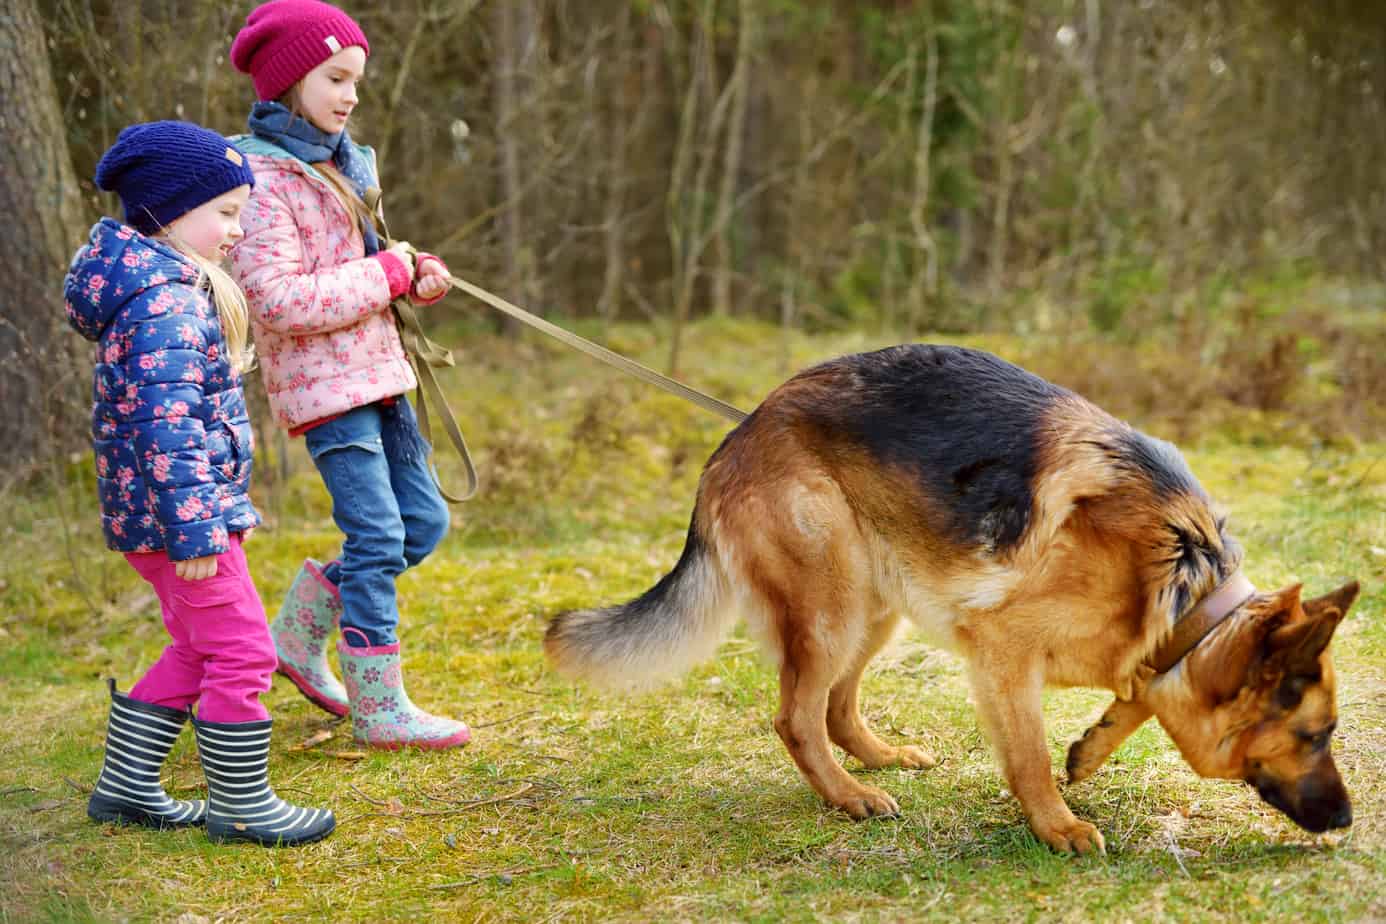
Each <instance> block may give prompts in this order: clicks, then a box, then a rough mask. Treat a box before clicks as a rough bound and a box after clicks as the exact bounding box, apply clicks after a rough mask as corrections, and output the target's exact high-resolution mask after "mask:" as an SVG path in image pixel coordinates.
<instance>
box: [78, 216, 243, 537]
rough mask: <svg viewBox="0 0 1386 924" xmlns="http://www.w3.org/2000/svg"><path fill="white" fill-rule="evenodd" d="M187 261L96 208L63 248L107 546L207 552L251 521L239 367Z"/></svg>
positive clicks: (206, 297) (167, 246)
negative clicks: (87, 354) (85, 356)
mask: <svg viewBox="0 0 1386 924" xmlns="http://www.w3.org/2000/svg"><path fill="white" fill-rule="evenodd" d="M197 277H198V270H197V267H196V266H195V265H194V264H193V263H192V262H191V261H189V260H187V259H186V258H184V257H183V256H182V255H181V254H179V253H178V251H177V250H175V249H174V248H173V247H171V246H169V245H167V244H165V243H163V242H162V241H157V240H154V239H153V238H149V237H146V236H145V235H143V234H140V233H139V232H138V231H136V230H134V229H133V228H130V227H128V226H127V225H122V224H120V223H119V222H117V221H114V220H112V219H109V218H104V219H102V220H101V221H99V222H97V224H96V225H95V226H94V227H93V228H92V229H91V238H90V240H89V241H88V242H87V243H86V245H84V246H83V247H82V248H81V249H80V250H78V251H77V254H76V256H74V257H73V258H72V266H71V267H70V268H69V269H68V273H67V279H66V282H65V289H64V294H65V296H66V302H67V319H68V322H69V323H70V324H71V325H72V326H73V327H74V328H76V330H77V332H78V333H80V334H81V335H82V336H83V337H86V338H87V339H88V340H94V341H96V344H97V347H96V373H95V377H94V383H93V384H94V388H93V392H94V397H95V402H96V404H95V407H94V408H93V409H92V421H91V422H92V440H93V448H94V449H95V451H96V476H97V488H98V491H99V493H100V495H101V525H102V528H103V530H104V531H105V533H106V544H107V545H108V546H110V547H111V548H113V549H117V550H119V551H122V552H152V551H156V550H158V549H165V550H167V552H168V557H169V558H170V559H172V560H174V561H186V560H187V559H190V558H200V557H202V556H204V555H216V554H219V553H221V552H225V551H226V550H227V549H228V548H229V547H230V541H229V537H230V534H231V533H235V532H240V531H242V530H246V529H249V528H251V527H253V526H256V525H257V524H258V523H259V522H260V517H259V515H258V514H257V513H256V512H255V508H254V506H253V505H252V504H251V502H250V497H249V495H248V494H247V493H246V490H247V488H248V487H249V485H250V457H251V450H252V446H253V443H252V436H251V429H250V419H249V418H248V417H247V416H246V409H245V393H244V391H243V390H242V388H241V377H240V375H239V374H237V372H236V371H235V370H234V369H232V368H231V365H230V364H229V363H228V362H227V360H226V358H225V355H224V351H225V345H224V341H223V338H222V333H221V323H220V321H218V319H217V313H216V307H215V306H214V305H213V304H212V302H211V300H210V298H209V297H208V295H207V293H206V292H205V291H203V290H202V289H199V288H198V287H197V285H196V282H197Z"/></svg>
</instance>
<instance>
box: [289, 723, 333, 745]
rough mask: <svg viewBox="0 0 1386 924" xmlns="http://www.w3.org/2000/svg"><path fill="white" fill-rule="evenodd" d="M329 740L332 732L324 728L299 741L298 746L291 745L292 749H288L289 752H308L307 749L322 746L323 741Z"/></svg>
mask: <svg viewBox="0 0 1386 924" xmlns="http://www.w3.org/2000/svg"><path fill="white" fill-rule="evenodd" d="M331 738H332V730H331V729H330V728H324V729H322V730H320V731H316V732H314V733H313V734H311V735H309V736H308V737H307V738H304V739H303V740H302V741H300V742H299V743H298V744H295V745H293V746H292V747H290V748H289V750H291V751H306V750H308V749H309V748H315V747H317V746H318V745H320V744H322V743H323V742H324V741H328V740H330V739H331Z"/></svg>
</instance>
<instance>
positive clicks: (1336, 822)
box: [1328, 803, 1352, 828]
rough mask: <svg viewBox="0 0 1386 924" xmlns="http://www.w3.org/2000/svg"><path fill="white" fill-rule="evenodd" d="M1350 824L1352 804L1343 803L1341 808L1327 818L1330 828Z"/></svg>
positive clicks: (1344, 826)
mask: <svg viewBox="0 0 1386 924" xmlns="http://www.w3.org/2000/svg"><path fill="white" fill-rule="evenodd" d="M1351 824H1352V806H1351V805H1348V804H1347V803H1343V806H1342V808H1340V809H1338V811H1336V812H1334V813H1333V817H1332V818H1330V819H1328V826H1329V827H1330V828H1346V827H1348V826H1349V825H1351Z"/></svg>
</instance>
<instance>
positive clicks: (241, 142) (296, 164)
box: [228, 134, 380, 180]
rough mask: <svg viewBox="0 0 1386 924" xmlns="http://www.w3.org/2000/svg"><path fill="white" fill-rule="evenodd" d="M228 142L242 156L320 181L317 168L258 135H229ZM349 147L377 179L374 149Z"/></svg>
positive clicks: (320, 174) (364, 145) (353, 144)
mask: <svg viewBox="0 0 1386 924" xmlns="http://www.w3.org/2000/svg"><path fill="white" fill-rule="evenodd" d="M228 140H229V141H230V142H231V143H232V144H234V145H235V146H236V147H237V149H239V150H240V151H241V153H243V154H248V155H250V156H251V157H263V158H265V159H267V160H272V161H278V162H279V164H278V166H280V167H284V168H286V169H289V170H296V171H298V172H300V173H306V174H308V175H309V176H311V177H316V178H317V179H320V180H321V179H322V173H321V172H319V170H318V168H316V167H314V166H313V165H312V164H310V163H307V162H306V161H302V160H299V159H298V158H297V157H295V156H294V155H292V154H290V153H289V152H288V151H286V150H284V149H283V148H281V147H280V146H279V145H277V144H275V143H274V142H273V141H270V140H268V139H266V138H261V137H260V136H259V135H254V134H249V135H231V136H230V137H229V138H228ZM351 146H352V147H354V148H355V149H356V153H357V154H360V155H361V156H362V157H364V158H365V159H366V163H367V164H369V165H370V171H371V174H372V175H374V176H376V177H379V176H380V171H379V170H378V169H377V166H376V162H375V148H372V147H371V146H370V145H366V144H357V143H356V142H355V141H353V142H351Z"/></svg>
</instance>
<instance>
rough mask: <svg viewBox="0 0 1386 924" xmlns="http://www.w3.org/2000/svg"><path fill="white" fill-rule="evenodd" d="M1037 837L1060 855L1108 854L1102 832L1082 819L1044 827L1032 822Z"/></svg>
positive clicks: (1072, 819) (1031, 826)
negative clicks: (1095, 852) (1094, 852)
mask: <svg viewBox="0 0 1386 924" xmlns="http://www.w3.org/2000/svg"><path fill="white" fill-rule="evenodd" d="M1030 828H1031V830H1033V831H1034V832H1035V836H1036V837H1038V838H1039V839H1040V840H1042V841H1044V842H1045V843H1046V844H1048V845H1049V846H1050V847H1053V848H1054V849H1055V850H1057V851H1058V852H1059V853H1092V852H1093V851H1097V852H1098V853H1102V854H1105V853H1106V852H1107V844H1106V842H1105V841H1103V840H1102V832H1101V831H1099V830H1097V827H1096V826H1095V825H1091V824H1089V823H1088V822H1086V821H1083V820H1082V819H1081V818H1070V819H1069V820H1068V821H1067V822H1065V823H1060V824H1056V825H1053V826H1048V827H1046V826H1042V825H1040V824H1038V823H1036V822H1031V824H1030Z"/></svg>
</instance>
